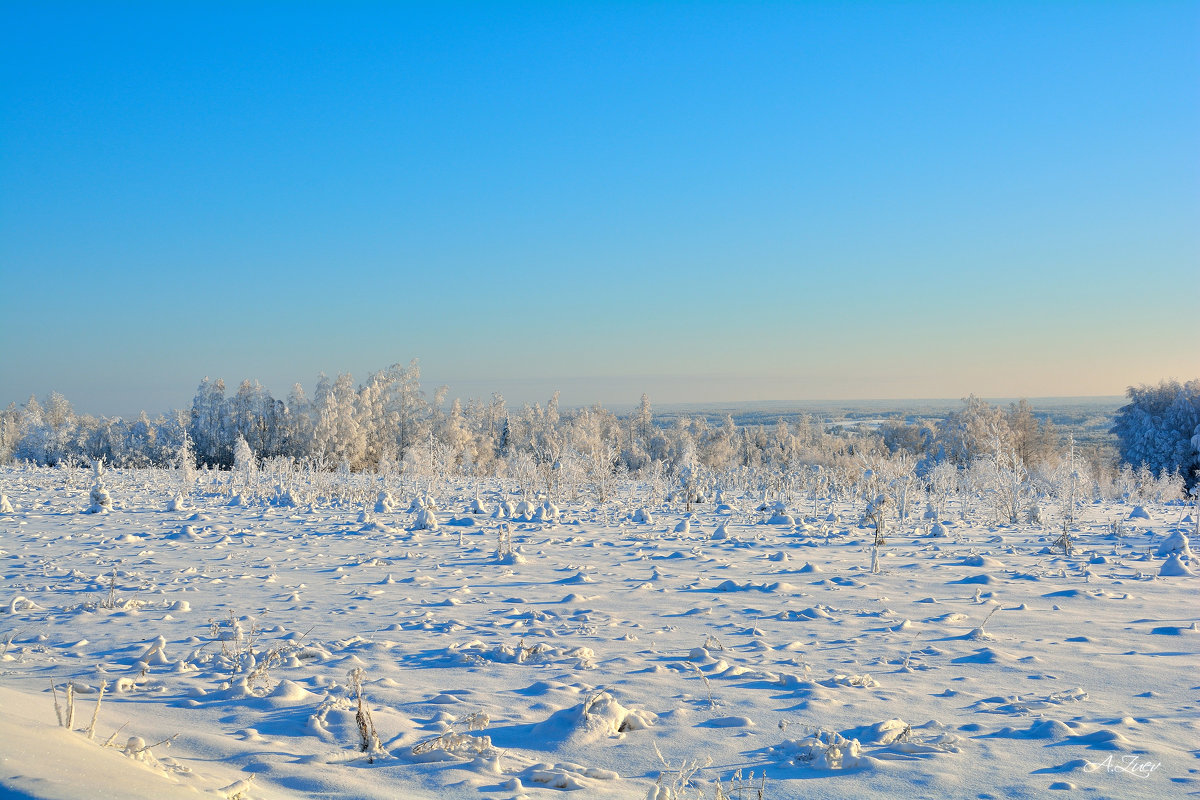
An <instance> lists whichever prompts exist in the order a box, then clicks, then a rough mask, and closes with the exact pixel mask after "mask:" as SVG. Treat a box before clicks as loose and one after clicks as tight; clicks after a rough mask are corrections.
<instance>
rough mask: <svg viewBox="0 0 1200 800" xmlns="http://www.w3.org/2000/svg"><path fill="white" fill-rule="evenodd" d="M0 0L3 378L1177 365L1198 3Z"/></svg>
mask: <svg viewBox="0 0 1200 800" xmlns="http://www.w3.org/2000/svg"><path fill="white" fill-rule="evenodd" d="M0 9H2V18H0V280H2V283H0V285H2V286H3V294H2V297H3V306H2V307H0V353H2V356H0V405H6V404H7V403H9V402H10V401H16V402H17V403H22V402H24V400H25V399H26V398H27V397H28V396H29V395H30V394H31V393H36V394H37V395H39V396H42V395H44V394H45V393H47V392H49V391H51V390H57V391H60V392H62V393H64V394H65V395H67V397H68V398H69V399H70V400H71V401H72V402H73V403H74V404H75V406H76V408H77V409H79V410H81V411H88V412H92V413H106V414H123V415H129V414H132V413H135V412H136V411H137V410H138V409H140V408H143V407H144V408H146V409H147V410H148V411H150V412H152V413H154V412H158V411H165V410H167V409H169V408H171V407H175V406H184V405H187V404H188V403H190V399H191V396H192V394H193V393H194V391H195V388H196V385H197V384H198V383H199V381H200V379H201V378H203V377H204V376H205V375H211V376H212V377H223V378H225V380H226V383H227V384H229V385H230V386H236V384H237V383H238V382H240V381H241V380H242V379H243V378H252V379H258V380H260V381H261V382H262V383H263V384H264V385H266V386H267V387H269V388H270V389H271V390H272V391H273V393H274V394H275V395H276V396H285V395H286V393H287V391H288V388H289V387H290V385H291V384H292V383H293V382H295V381H301V382H303V383H304V384H305V385H306V386H307V387H309V388H311V386H312V384H313V382H314V379H315V377H316V375H317V374H318V373H319V372H321V371H325V372H327V373H329V374H330V375H333V374H335V373H338V372H344V371H349V372H352V373H353V374H354V375H355V377H356V378H357V379H360V380H361V379H364V378H365V377H366V376H367V375H368V374H369V373H370V372H372V371H374V370H377V369H381V368H384V367H386V366H387V365H388V364H391V363H395V362H408V361H409V360H410V359H411V358H414V357H417V358H419V359H420V360H421V366H422V372H423V376H424V379H423V383H424V384H425V385H426V386H427V387H429V388H432V386H433V385H435V384H441V383H446V384H449V385H450V387H451V392H452V394H457V395H461V396H463V397H468V396H487V395H489V394H490V393H491V392H492V391H500V392H503V393H504V394H505V396H506V397H507V398H508V399H509V400H510V402H522V401H526V400H533V399H544V398H545V397H547V396H548V395H549V392H550V391H552V390H553V388H555V387H558V388H561V389H562V390H563V403H564V405H580V404H587V403H590V402H593V401H597V400H599V401H603V402H606V403H617V402H633V401H635V400H636V398H637V397H639V396H640V395H641V393H642V392H643V391H645V392H648V393H649V394H650V396H651V398H652V399H653V400H655V401H658V402H681V401H689V400H691V401H717V400H721V401H730V400H789V399H796V400H800V399H822V398H903V397H960V396H963V395H966V394H967V393H970V392H974V393H976V394H980V395H983V396H1007V397H1011V396H1021V395H1026V396H1049V395H1113V394H1120V393H1122V392H1123V391H1124V388H1125V387H1126V386H1127V385H1129V384H1135V383H1142V382H1157V381H1158V380H1159V379H1160V378H1164V377H1176V378H1179V379H1188V378H1193V377H1197V376H1200V328H1198V327H1197V321H1198V319H1200V3H1196V2H1180V3H1158V2H1148V1H1147V0H1140V1H1138V2H1126V3H1121V2H1103V3H1098V2H1035V3H1020V2H1005V3H953V2H936V3H919V2H889V3H832V2H830V3H802V2H790V3H722V4H716V3H712V4H710V3H695V2H688V3H665V2H627V3H625V2H615V3H598V4H587V3H531V4H521V3H475V4H452V3H428V4H417V3H366V2H342V3H328V4H324V3H315V2H307V3H284V2H274V3H260V4H255V3H181V2H170V3H161V2H156V3H144V4H143V3H87V4H83V3H80V4H58V3H51V2H22V3H14V2H0Z"/></svg>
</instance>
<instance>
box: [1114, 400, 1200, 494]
mask: <svg viewBox="0 0 1200 800" xmlns="http://www.w3.org/2000/svg"><path fill="white" fill-rule="evenodd" d="M1126 394H1127V395H1128V397H1129V403H1128V404H1127V405H1124V406H1122V407H1121V409H1120V410H1118V411H1117V415H1116V421H1115V424H1114V425H1113V428H1112V432H1113V433H1115V434H1116V435H1117V447H1118V451H1119V453H1120V456H1121V460H1122V461H1124V462H1125V463H1126V464H1131V465H1135V466H1140V465H1142V464H1145V465H1146V466H1147V467H1148V468H1149V469H1150V470H1151V472H1153V473H1154V474H1155V475H1162V474H1163V473H1164V472H1165V473H1167V474H1171V473H1173V472H1176V471H1178V472H1179V473H1180V474H1181V475H1183V477H1184V480H1185V481H1186V483H1187V485H1188V487H1189V488H1190V487H1192V486H1195V485H1196V484H1197V480H1198V478H1200V475H1198V474H1197V473H1198V470H1200V380H1192V381H1188V382H1187V383H1183V384H1181V383H1179V382H1178V381H1173V380H1172V381H1162V382H1161V383H1159V385H1158V386H1145V385H1143V386H1131V387H1129V389H1128V391H1127V393H1126Z"/></svg>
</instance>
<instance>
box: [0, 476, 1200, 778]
mask: <svg viewBox="0 0 1200 800" xmlns="http://www.w3.org/2000/svg"><path fill="white" fill-rule="evenodd" d="M74 472H75V473H76V474H74V475H73V476H72V471H70V470H51V469H42V470H18V469H9V470H6V471H4V472H3V473H2V474H0V491H2V492H3V493H4V494H6V495H7V496H8V498H9V500H10V501H11V503H12V505H13V510H12V512H11V513H0V575H2V577H3V583H2V584H0V590H2V592H3V595H0V651H2V653H3V654H2V655H0V795H4V796H13V797H25V796H33V797H45V798H51V797H55V798H57V797H63V798H98V797H113V798H139V797H145V798H170V797H176V796H195V795H196V794H197V793H199V794H201V795H204V794H207V795H213V796H225V797H244V798H289V797H338V798H376V797H377V798H397V797H404V798H425V797H428V798H433V797H437V798H513V797H530V798H552V797H556V796H559V795H558V793H559V792H562V791H564V790H579V791H578V792H576V793H575V795H574V796H578V797H589V798H590V797H597V798H606V797H612V798H623V799H625V800H628V799H629V798H643V797H647V796H649V797H658V798H663V799H665V798H674V797H688V798H691V797H704V798H713V797H716V796H717V792H718V788H717V785H716V780H717V779H720V781H721V782H722V784H723V791H724V792H725V793H726V794H728V795H730V796H732V797H744V798H752V797H756V796H757V788H758V787H760V786H762V783H761V780H762V776H763V775H764V774H765V776H766V783H765V792H764V796H765V797H766V798H769V799H770V800H777V799H778V798H792V797H801V796H804V797H817V796H819V797H845V798H871V797H894V796H905V797H974V798H990V797H995V798H1001V797H1043V796H1047V794H1049V792H1048V790H1055V789H1063V790H1067V791H1064V792H1062V794H1063V795H1065V796H1072V795H1079V796H1084V797H1089V798H1091V797H1112V798H1136V797H1153V798H1161V797H1182V796H1188V795H1191V794H1195V793H1197V792H1200V771H1198V770H1200V762H1198V761H1197V756H1198V755H1200V751H1198V748H1200V703H1198V701H1200V697H1198V691H1200V678H1198V677H1197V674H1196V668H1197V665H1198V664H1200V660H1198V658H1197V656H1198V655H1200V632H1198V631H1197V620H1198V619H1200V602H1198V601H1200V592H1198V591H1197V590H1198V589H1200V578H1197V577H1195V576H1193V575H1189V574H1187V572H1188V571H1189V568H1188V561H1187V558H1186V556H1185V558H1184V559H1183V560H1180V559H1178V558H1177V557H1176V558H1174V559H1172V558H1171V557H1169V556H1167V555H1165V554H1164V555H1159V554H1158V550H1159V546H1160V545H1161V544H1162V543H1163V542H1165V541H1166V540H1167V539H1168V537H1170V536H1171V535H1172V534H1173V533H1176V532H1179V531H1182V532H1184V533H1187V532H1190V531H1192V530H1193V524H1192V522H1191V521H1190V517H1188V516H1187V515H1188V514H1189V513H1192V512H1191V510H1190V509H1188V508H1186V507H1183V506H1180V505H1162V506H1147V507H1146V512H1147V516H1146V517H1135V518H1132V519H1131V518H1130V512H1131V511H1132V510H1133V507H1132V506H1131V505H1125V504H1119V503H1101V504H1088V505H1086V506H1084V507H1083V508H1082V509H1081V511H1080V512H1079V521H1078V523H1077V524H1076V526H1075V529H1074V530H1073V538H1074V542H1075V545H1076V549H1075V551H1074V553H1073V554H1072V555H1070V556H1066V555H1065V554H1064V553H1063V551H1062V550H1061V548H1054V547H1052V543H1053V541H1054V539H1055V538H1056V537H1057V535H1058V532H1059V530H1060V525H1061V522H1059V521H1048V522H1047V523H1046V525H1045V526H1041V525H1003V526H997V525H995V524H992V523H990V522H989V521H988V519H987V518H986V517H985V516H984V515H983V512H982V511H981V510H979V511H977V510H975V509H973V508H972V505H973V504H972V503H970V502H968V503H967V504H966V508H967V510H968V512H969V513H967V514H966V518H965V519H964V513H963V509H962V507H961V505H960V503H958V502H955V503H952V504H951V506H950V510H949V511H948V512H947V513H946V517H947V519H945V520H944V523H945V525H944V535H940V536H934V535H930V525H929V521H927V520H923V519H912V520H911V521H910V522H908V523H907V524H904V525H902V524H900V523H899V522H898V521H896V520H895V519H892V520H890V531H889V533H888V535H887V544H886V546H885V547H884V548H883V550H882V553H881V557H880V559H879V572H878V574H873V573H872V572H871V551H870V542H871V541H872V538H873V531H872V530H869V529H867V528H864V527H859V525H858V522H859V518H860V516H861V514H862V511H863V509H862V507H861V504H859V505H858V506H857V507H856V506H855V504H852V503H851V502H849V501H839V502H829V501H826V500H818V502H817V503H815V504H811V503H809V502H807V501H805V502H804V503H800V504H798V505H797V507H795V508H789V509H787V511H788V513H789V514H790V515H791V517H792V519H791V520H790V522H789V520H788V519H787V518H786V517H784V516H783V515H776V520H777V521H778V522H779V523H781V524H767V523H766V522H765V520H766V519H767V518H768V517H769V516H772V514H770V513H766V512H759V511H757V508H758V506H759V504H760V503H761V501H762V497H761V496H759V497H751V496H738V497H728V496H727V497H725V498H723V499H724V500H725V503H726V504H727V505H725V506H718V505H717V504H714V503H711V502H709V503H704V504H700V505H697V506H695V508H694V509H693V513H692V514H691V515H690V517H688V516H687V514H686V512H685V510H684V508H683V506H682V505H681V504H677V505H675V506H662V507H654V508H647V509H646V510H647V511H648V512H649V515H650V516H651V517H652V521H649V522H635V521H633V517H634V512H635V511H636V510H637V503H638V502H639V500H638V496H637V495H636V493H634V492H626V491H624V490H622V491H620V492H618V496H619V497H620V498H621V500H620V502H615V503H608V504H606V505H605V506H604V507H602V508H596V507H595V504H594V503H591V502H587V501H580V502H573V503H572V502H561V501H560V502H559V505H560V513H559V514H558V515H557V517H554V516H553V515H552V514H550V513H547V512H546V511H545V510H543V511H542V512H540V513H538V514H537V515H536V516H537V518H538V520H540V521H535V520H534V519H533V518H532V517H533V516H534V515H533V514H530V515H528V518H516V519H512V520H509V519H504V518H502V517H500V516H497V515H496V514H495V508H496V506H497V504H498V502H499V501H501V500H506V501H512V502H516V501H517V500H519V498H517V497H515V496H513V495H511V494H504V495H503V496H501V495H500V493H499V491H498V489H497V487H496V486H494V485H492V486H487V485H484V486H482V490H480V491H479V492H478V496H479V499H480V500H481V505H482V506H483V508H482V511H483V512H484V513H474V514H473V513H470V510H469V507H470V505H471V502H472V500H474V499H475V497H476V491H477V490H476V488H475V487H472V488H471V489H469V490H468V489H467V488H466V487H462V488H460V489H459V491H458V492H455V491H451V490H447V491H443V492H441V493H440V494H439V497H438V498H437V499H438V501H439V505H438V509H437V510H436V511H433V512H431V513H430V514H426V515H424V516H426V517H427V518H431V519H432V520H434V521H436V522H437V524H438V527H437V529H436V530H412V528H413V526H414V522H415V521H416V519H417V518H418V516H419V514H418V512H417V511H412V510H410V508H411V506H410V504H411V501H412V500H413V498H412V497H411V496H406V495H402V494H401V492H400V491H399V489H398V487H395V486H393V487H390V488H391V490H392V492H393V494H394V495H395V497H396V500H397V501H398V504H397V506H396V508H395V509H394V510H392V511H387V510H380V511H378V512H377V511H375V510H374V503H375V498H374V495H373V494H371V496H370V498H369V499H368V500H366V501H363V500H362V499H361V498H359V500H358V501H346V502H342V503H323V504H316V505H312V506H310V505H298V506H294V507H288V506H281V505H272V504H265V503H260V502H255V501H249V500H247V501H246V502H245V503H244V504H241V505H230V497H229V496H228V495H227V494H221V493H217V492H215V491H214V492H209V493H204V492H193V493H192V494H191V496H189V497H188V498H186V502H185V503H184V504H183V507H182V508H177V509H176V510H168V508H169V507H171V506H172V505H173V504H172V503H171V501H172V497H173V496H174V495H175V493H176V491H177V490H178V483H177V482H176V479H175V477H174V476H173V475H172V474H171V473H169V472H160V471H127V472H115V473H110V474H108V475H106V476H105V481H106V485H107V490H108V492H109V495H110V497H111V500H112V504H113V509H112V510H111V512H109V513H97V514H88V513H83V511H84V509H86V508H87V507H88V506H89V505H91V504H92V503H93V502H94V500H95V497H94V496H93V495H92V494H91V493H90V492H89V482H90V478H89V477H88V476H87V474H86V473H85V472H84V471H74ZM377 488H385V487H377ZM301 502H302V503H303V500H301ZM382 508H384V506H381V509H382ZM814 508H815V509H816V513H815V514H814ZM364 512H365V513H364ZM914 516H916V517H920V514H915V515H914ZM552 517H553V518H552ZM685 519H686V520H687V524H686V525H685V524H682V523H684V521H685ZM1116 522H1120V523H1121V525H1120V526H1114V525H1113V523H1116ZM718 529H720V530H718ZM510 531H511V544H512V547H513V550H512V552H511V553H508V552H505V553H503V554H498V553H497V550H498V549H504V550H506V549H507V548H506V542H504V541H503V540H504V539H505V538H506V535H507V534H508V533H509V532H510ZM1177 541H1178V538H1177ZM1184 547H1185V549H1186V545H1184ZM1164 553H1165V551H1164ZM1164 565H1166V568H1165V569H1164ZM1196 567H1197V565H1196V563H1195V561H1194V560H1193V561H1192V562H1191V568H1190V569H1191V571H1197V569H1196ZM1172 571H1174V572H1181V573H1183V574H1179V575H1160V572H1167V573H1170V572H1172ZM356 679H357V680H358V681H360V682H361V684H360V688H361V692H359V691H356V690H355V688H354V684H355V681H356ZM52 686H53V687H55V689H54V691H53V692H52V690H51V687H52ZM68 687H71V690H70V692H71V693H70V695H69V696H68V694H67V690H68ZM102 691H103V697H102V699H101V692H102ZM360 698H361V706H360V702H359V701H360ZM68 699H69V701H70V705H69V704H68ZM56 705H57V711H56ZM360 708H361V711H360ZM97 709H98V710H97ZM72 714H73V720H69V719H68V717H70V716H72ZM60 717H61V718H62V721H63V723H64V724H65V723H67V722H70V727H71V728H73V730H67V729H66V727H63V725H60V722H59V718H60ZM89 729H90V730H91V732H90V733H89ZM360 731H363V732H360ZM114 732H115V733H114ZM364 732H365V738H364ZM364 744H365V746H366V752H364V751H363V746H364ZM751 776H753V777H751ZM689 777H690V778H691V781H692V782H691V784H690V785H685V784H687V781H688V778H689ZM739 792H740V794H739ZM5 793H7V794H5Z"/></svg>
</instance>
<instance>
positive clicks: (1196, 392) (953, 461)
mask: <svg viewBox="0 0 1200 800" xmlns="http://www.w3.org/2000/svg"><path fill="white" fill-rule="evenodd" d="M1128 397H1129V403H1128V404H1127V405H1126V406H1124V407H1122V408H1121V409H1120V410H1119V411H1118V412H1117V414H1116V417H1115V419H1114V422H1113V429H1112V431H1113V433H1114V434H1115V435H1116V452H1115V454H1113V453H1106V452H1104V451H1103V450H1092V451H1090V452H1086V453H1085V452H1080V451H1079V450H1078V449H1077V448H1075V447H1074V444H1073V442H1071V441H1070V437H1069V436H1064V435H1062V433H1061V432H1059V431H1058V430H1056V429H1055V428H1054V426H1053V425H1052V424H1050V423H1049V422H1048V421H1045V420H1042V419H1040V418H1039V416H1038V415H1037V414H1036V412H1035V410H1034V409H1033V408H1032V407H1031V406H1030V405H1029V403H1028V402H1026V401H1024V400H1022V401H1020V402H1018V403H1013V404H1011V405H1009V406H1007V407H998V406H993V405H990V404H988V403H987V402H985V401H983V400H981V399H979V398H977V397H974V396H971V397H968V398H966V399H965V400H964V401H963V404H962V406H961V407H960V408H959V409H957V410H956V411H954V412H952V413H950V414H949V415H947V416H946V417H945V418H943V419H939V420H914V421H909V420H902V419H891V420H885V421H884V422H883V423H882V424H880V425H877V426H867V427H862V428H854V427H849V428H847V427H841V426H831V425H827V424H824V423H822V422H821V421H819V420H816V419H814V418H813V417H811V416H807V415H797V416H796V417H795V418H793V419H791V420H790V421H789V420H786V419H780V420H779V421H777V422H776V423H775V424H774V425H771V426H764V425H750V426H740V425H738V424H737V423H736V422H735V421H734V420H733V418H732V417H731V416H728V415H727V416H726V417H725V419H724V421H723V423H721V424H715V425H714V424H710V423H709V422H708V421H707V420H705V419H704V418H702V417H693V418H687V417H679V418H676V419H674V420H673V421H672V422H671V423H670V424H660V423H659V422H657V421H656V420H655V417H654V413H653V409H652V407H651V404H650V400H649V399H648V398H647V397H646V396H645V395H643V396H642V399H641V403H640V404H639V406H638V407H637V408H636V409H634V410H633V411H632V412H631V413H629V414H625V415H617V414H615V413H613V412H612V411H610V410H608V409H605V408H603V407H601V406H599V405H594V406H591V407H588V408H581V409H573V410H563V409H560V408H559V402H558V395H557V393H556V394H555V395H554V396H552V397H551V398H550V399H549V400H548V401H547V402H546V403H545V404H544V405H542V404H539V403H533V404H524V405H522V406H521V407H519V408H510V407H509V406H508V404H507V403H506V402H505V400H504V398H503V396H501V395H500V394H493V395H492V396H491V397H490V398H488V399H484V400H481V399H472V400H469V401H467V402H466V403H463V402H461V401H460V400H458V399H455V400H453V401H452V402H451V403H449V404H447V403H446V389H445V388H444V387H443V388H440V389H438V390H437V391H435V392H434V393H433V396H432V397H430V396H428V395H427V394H426V392H425V391H424V390H423V389H422V387H421V383H420V370H419V367H418V365H417V363H416V362H415V361H413V362H411V363H409V364H407V365H403V364H395V365H392V366H391V367H388V368H387V369H385V370H381V371H379V372H376V373H374V374H372V375H371V376H369V377H368V379H367V380H366V381H364V382H362V383H359V384H356V383H355V382H354V379H353V377H352V376H351V375H349V374H346V373H343V374H341V375H338V376H337V377H336V378H334V379H330V378H329V377H327V376H325V375H324V374H322V375H321V376H320V377H319V378H318V380H317V383H316V387H315V390H314V392H313V395H312V397H311V398H309V397H308V396H307V395H306V394H305V392H304V389H303V388H302V387H301V386H300V385H299V384H296V385H294V386H293V387H292V389H291V391H290V392H289V394H288V395H287V397H286V398H285V399H279V398H275V397H273V396H272V395H271V393H270V392H269V391H268V390H267V389H266V388H264V387H263V386H261V385H260V384H259V383H258V382H256V381H248V380H247V381H243V382H242V383H241V384H240V385H239V386H238V388H237V389H236V391H234V392H232V393H229V392H228V391H227V388H226V385H225V383H224V381H223V380H220V379H216V380H213V379H210V378H207V377H206V378H205V379H204V380H203V381H201V383H200V385H199V387H198V389H197V391H196V395H195V397H194V399H193V400H192V404H191V407H190V408H188V409H182V410H178V411H175V412H173V413H171V414H168V415H161V416H158V417H157V418H154V419H151V418H150V417H148V416H147V415H146V414H145V413H144V412H143V413H142V414H140V415H139V416H138V417H137V419H134V420H132V421H129V420H124V419H122V418H120V417H95V416H91V415H79V414H76V413H75V412H74V410H73V408H72V406H71V404H70V402H69V401H67V399H66V398H65V397H63V396H62V395H60V394H58V393H51V394H50V395H48V396H47V397H46V398H45V399H44V401H39V400H38V399H37V398H36V397H31V398H30V399H29V400H28V401H27V402H26V403H25V404H24V405H23V406H20V407H18V406H16V405H15V404H13V405H10V406H9V407H8V408H7V409H5V410H4V411H0V461H2V462H5V463H7V462H12V461H14V460H18V461H26V462H30V463H35V464H41V465H52V466H53V465H59V464H63V465H69V464H84V463H87V462H88V461H91V460H103V461H105V462H106V463H108V464H110V465H113V466H118V467H122V466H130V467H143V466H172V465H175V466H178V465H179V462H180V459H181V458H185V459H188V460H189V461H190V462H192V463H193V464H194V465H195V466H201V467H203V466H207V467H210V468H213V469H228V468H231V467H233V466H234V464H235V456H236V454H237V452H238V451H239V446H243V449H242V450H241V452H242V453H243V454H245V453H246V452H249V453H250V454H252V455H253V457H254V458H255V459H256V460H257V461H258V462H264V461H270V460H273V459H289V460H292V461H294V462H297V463H300V462H303V463H305V464H308V465H310V466H312V467H314V468H317V469H337V468H342V469H348V470H350V471H364V472H380V473H389V472H404V471H406V470H408V471H412V472H414V473H417V472H421V471H431V470H436V471H438V472H440V473H443V474H470V475H474V476H493V475H499V476H505V477H514V476H522V479H526V478H525V476H526V475H529V476H532V477H529V478H528V480H531V481H537V480H542V481H543V482H546V481H550V480H557V479H559V478H560V477H561V476H562V475H563V474H568V473H575V472H578V473H581V474H583V475H585V476H587V478H588V480H590V481H593V482H594V481H595V480H597V479H603V477H604V476H617V475H622V474H624V475H634V476H646V475H649V474H652V473H654V474H664V475H669V476H677V475H679V474H680V473H681V471H682V470H706V471H708V472H710V473H714V474H715V473H720V472H724V471H728V470H737V469H741V470H764V471H776V472H780V473H794V472H796V471H798V470H801V469H802V468H804V467H806V466H816V467H825V468H828V469H830V470H837V469H850V470H854V469H858V470H859V471H860V472H861V470H862V469H863V468H864V467H863V465H864V464H866V463H867V462H868V461H870V460H871V459H880V458H882V459H885V460H889V461H895V460H899V461H900V462H902V463H905V464H907V465H908V466H909V467H910V468H911V471H912V473H913V475H915V476H917V477H920V478H924V479H927V480H928V479H929V476H930V475H931V474H932V473H933V471H934V469H935V468H937V467H938V465H950V466H953V467H955V468H957V469H967V468H969V467H971V466H972V465H974V464H977V463H979V462H981V461H983V462H991V463H998V461H1005V462H1006V463H1008V464H1009V465H1010V466H1014V467H1015V466H1019V467H1020V468H1021V469H1022V470H1024V471H1025V472H1026V473H1030V472H1032V471H1037V470H1042V471H1045V470H1049V469H1053V468H1057V467H1059V466H1061V465H1062V464H1063V463H1065V462H1067V461H1068V460H1069V461H1070V462H1071V463H1072V464H1074V465H1075V466H1079V465H1081V464H1082V465H1085V466H1086V468H1087V469H1088V470H1089V471H1090V472H1091V473H1093V474H1094V475H1102V474H1110V480H1111V479H1112V478H1111V475H1115V474H1116V473H1118V472H1119V471H1120V466H1121V464H1124V465H1126V466H1127V467H1129V468H1131V469H1137V468H1141V469H1143V470H1147V471H1148V472H1149V475H1150V476H1151V477H1153V478H1160V477H1163V476H1169V475H1177V476H1179V478H1180V479H1181V480H1183V481H1185V482H1186V483H1187V484H1188V485H1189V486H1190V485H1194V484H1195V482H1196V479H1197V468H1198V467H1200V459H1198V454H1200V381H1190V382H1187V383H1184V384H1180V383H1178V382H1176V381H1164V382H1162V383H1161V384H1159V385H1158V386H1154V387H1152V386H1141V387H1133V388H1130V389H1129V392H1128ZM552 471H561V472H556V473H553V474H552Z"/></svg>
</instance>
